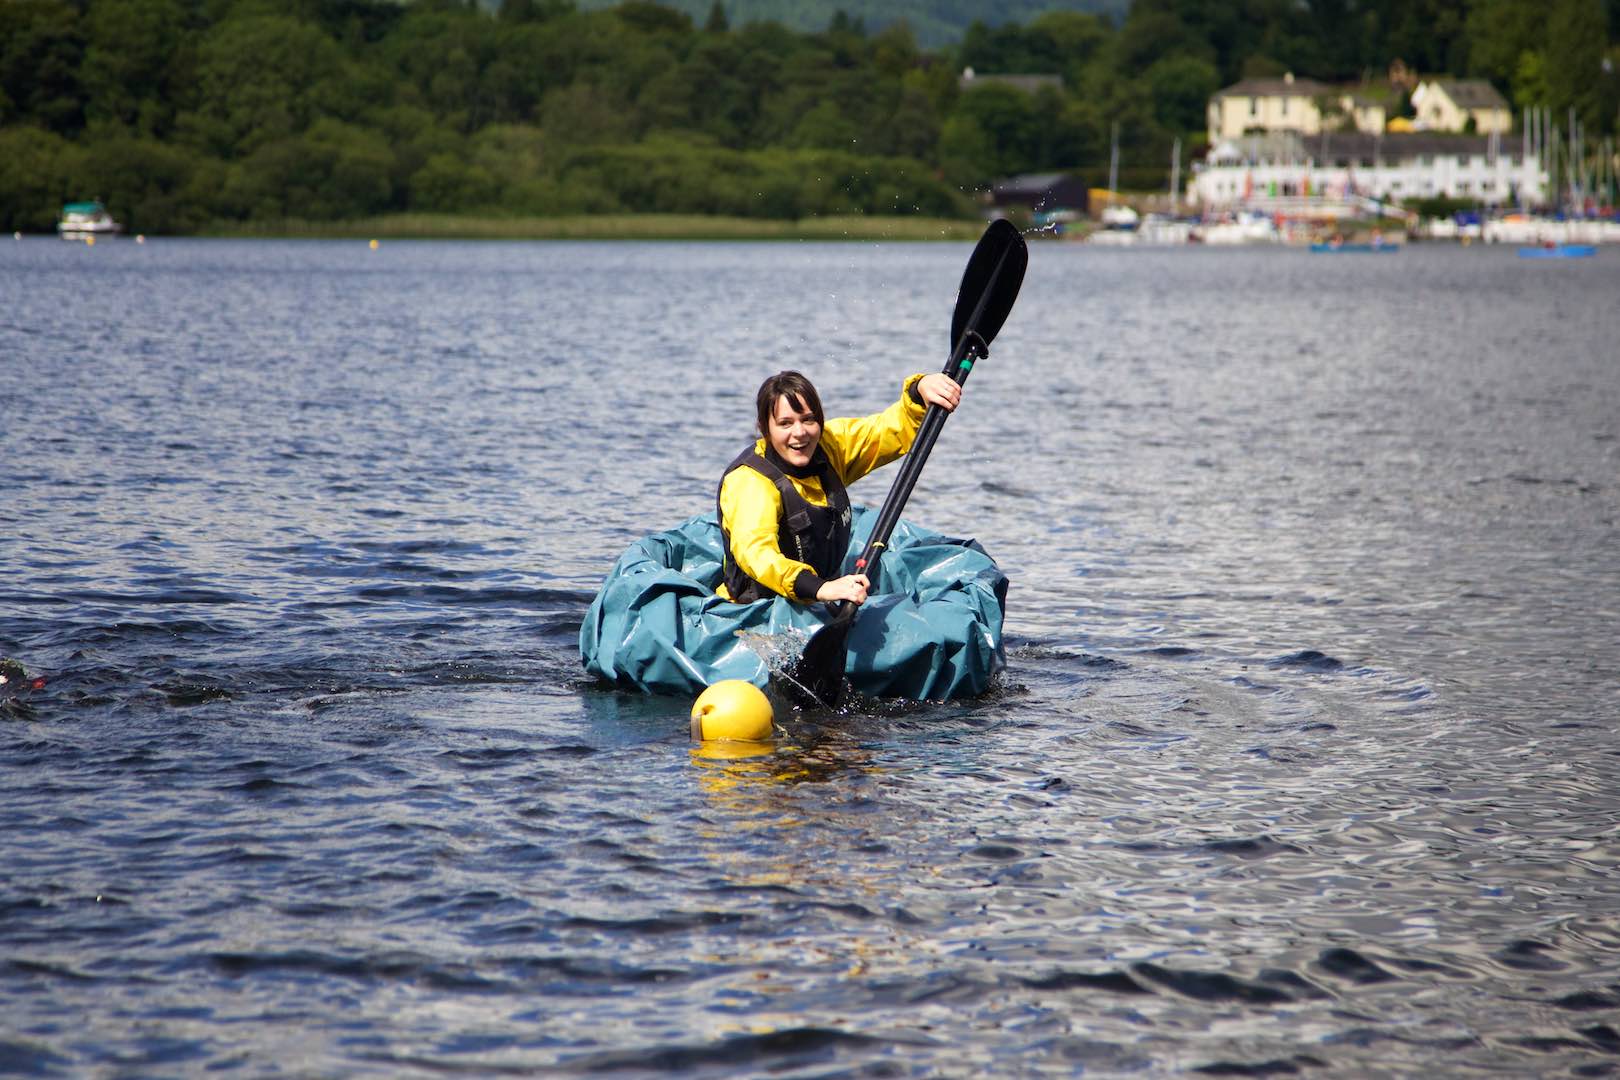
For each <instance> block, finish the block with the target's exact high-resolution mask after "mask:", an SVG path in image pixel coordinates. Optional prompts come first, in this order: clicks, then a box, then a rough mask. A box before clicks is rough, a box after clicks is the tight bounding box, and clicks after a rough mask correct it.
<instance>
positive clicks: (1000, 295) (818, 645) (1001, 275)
mask: <svg viewBox="0 0 1620 1080" xmlns="http://www.w3.org/2000/svg"><path fill="white" fill-rule="evenodd" d="M1028 263H1029V251H1028V249H1026V248H1025V247H1024V238H1023V236H1021V235H1020V234H1019V232H1018V230H1017V229H1016V228H1014V227H1013V226H1012V225H1011V224H1010V223H1009V222H1006V221H992V222H991V223H990V227H989V228H988V229H986V230H984V235H983V236H981V237H979V243H978V246H977V247H975V248H974V249H973V255H972V257H970V258H969V259H968V264H967V269H966V270H964V271H963V272H962V285H961V287H960V288H959V289H958V290H957V293H956V312H955V314H953V315H952V316H951V344H952V348H951V358H950V359H949V360H948V361H946V363H945V374H946V375H949V376H950V377H951V378H952V379H954V380H956V383H957V385H958V386H960V385H962V384H963V383H966V382H967V377H968V375H969V374H970V373H971V372H972V371H973V363H974V361H975V360H982V359H984V358H985V357H988V356H989V355H990V342H991V341H992V340H994V339H995V336H996V333H997V332H998V331H1000V329H1001V324H1002V323H1004V322H1006V321H1007V314H1008V312H1010V311H1012V306H1013V301H1014V300H1017V299H1018V287H1019V286H1020V285H1022V284H1023V282H1024V268H1025V266H1026V265H1027V264H1028ZM948 416H950V413H948V412H946V411H945V410H944V409H942V408H940V407H939V406H938V405H930V406H929V407H928V414H927V415H926V416H924V417H923V422H922V426H921V427H919V428H918V429H917V438H916V439H915V440H914V441H913V442H912V444H911V449H910V450H909V451H908V452H907V453H906V456H905V460H904V461H903V462H902V463H901V466H900V474H899V475H898V476H896V477H895V478H894V486H893V487H891V488H890V489H889V495H888V497H887V498H886V499H884V500H883V506H882V507H881V508H880V509H879V510H878V516H877V523H876V524H875V525H873V526H872V535H871V538H870V539H869V540H868V541H867V543H866V550H865V551H863V552H861V557H860V559H858V560H857V561H856V563H855V570H856V572H857V573H863V574H865V575H866V576H867V577H868V578H869V579H870V580H871V581H872V582H873V583H876V581H877V564H878V559H879V558H881V557H882V555H883V551H884V549H885V548H886V547H887V546H888V543H889V534H890V533H892V532H893V531H894V527H895V525H896V524H897V523H898V522H899V520H900V511H901V510H902V509H904V508H905V505H906V500H907V499H909V498H910V497H911V489H912V488H914V487H916V485H917V477H918V475H920V474H921V473H922V467H923V465H924V463H925V462H927V460H928V454H929V452H930V451H931V450H933V448H934V441H935V440H936V439H938V438H939V432H940V429H941V428H943V427H944V426H945V419H946V417H948ZM828 608H829V609H830V610H831V613H832V617H831V618H830V619H828V621H827V623H826V624H825V625H824V626H822V628H821V629H820V630H817V631H816V633H815V635H814V636H813V637H811V639H810V640H809V641H808V642H806V643H805V646H804V652H803V654H802V655H800V657H799V660H798V662H797V663H796V664H795V665H794V669H793V671H792V673H791V674H790V675H789V680H790V682H789V691H790V692H791V691H792V690H793V689H794V688H795V687H797V689H798V690H800V691H803V692H804V694H806V695H808V697H809V698H810V699H811V700H809V701H804V702H801V703H802V704H820V705H825V706H827V707H829V708H836V707H837V706H838V704H839V702H841V701H842V700H843V697H844V657H845V655H846V654H847V652H848V648H847V645H848V641H849V628H850V626H851V625H853V624H854V622H855V610H856V605H854V604H852V603H849V602H848V601H842V600H841V601H835V602H834V603H832V604H829V605H828Z"/></svg>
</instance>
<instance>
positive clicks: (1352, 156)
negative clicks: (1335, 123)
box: [1187, 132, 1548, 209]
mask: <svg viewBox="0 0 1620 1080" xmlns="http://www.w3.org/2000/svg"><path fill="white" fill-rule="evenodd" d="M1522 143H1523V140H1522V139H1514V138H1512V137H1503V136H1500V135H1489V136H1486V135H1441V134H1436V133H1432V132H1423V133H1413V134H1385V135H1370V134H1366V133H1364V132H1323V133H1320V134H1316V135H1299V134H1297V133H1294V132H1275V133H1272V134H1270V135H1250V136H1244V137H1243V138H1239V139H1224V140H1222V141H1221V142H1219V143H1217V144H1216V145H1215V146H1214V147H1213V148H1212V149H1211V150H1210V152H1209V155H1208V157H1207V158H1205V160H1204V161H1202V162H1200V163H1196V164H1194V165H1193V175H1192V179H1191V181H1189V183H1188V185H1187V199H1188V201H1189V202H1191V203H1193V204H1194V205H1195V206H1198V207H1201V208H1204V209H1230V208H1236V207H1250V208H1263V207H1264V206H1265V205H1266V204H1267V202H1268V201H1272V200H1278V199H1286V200H1290V205H1296V204H1297V200H1299V199H1301V198H1309V199H1314V200H1317V201H1334V200H1337V201H1340V202H1353V201H1355V200H1358V199H1372V200H1378V201H1380V202H1393V203H1399V202H1402V201H1404V200H1406V199H1426V198H1435V197H1437V196H1444V197H1447V198H1454V199H1477V200H1479V201H1480V202H1482V203H1484V204H1486V205H1487V206H1514V205H1526V206H1536V205H1540V204H1541V203H1543V202H1545V201H1546V198H1547V194H1548V191H1547V188H1548V177H1547V172H1546V170H1545V169H1543V168H1542V167H1541V164H1540V162H1538V161H1537V160H1536V158H1535V156H1534V155H1533V154H1527V153H1526V152H1525V151H1526V149H1527V148H1526V147H1525V146H1523V145H1521V144H1522Z"/></svg>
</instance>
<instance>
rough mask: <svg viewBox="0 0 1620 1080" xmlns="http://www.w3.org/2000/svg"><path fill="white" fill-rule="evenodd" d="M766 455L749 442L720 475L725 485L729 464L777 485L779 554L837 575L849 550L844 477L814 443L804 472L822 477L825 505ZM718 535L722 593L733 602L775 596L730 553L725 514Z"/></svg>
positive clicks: (827, 575) (826, 575)
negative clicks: (779, 496)
mask: <svg viewBox="0 0 1620 1080" xmlns="http://www.w3.org/2000/svg"><path fill="white" fill-rule="evenodd" d="M767 455H768V456H766V457H761V456H760V455H759V454H758V452H756V450H755V448H754V447H753V446H750V447H749V448H748V449H746V450H744V451H743V452H742V453H740V454H738V455H737V457H736V459H735V460H733V461H732V463H731V464H730V465H727V466H726V471H725V472H724V473H722V474H721V476H720V483H721V485H722V486H723V485H724V484H725V482H726V477H727V476H730V475H731V471H732V470H733V469H738V468H748V469H753V470H754V471H755V472H757V473H759V474H760V475H761V476H763V477H765V479H767V480H769V481H770V482H771V483H773V484H775V485H776V490H777V491H779V492H781V494H782V521H781V525H780V527H779V530H778V532H777V543H778V544H779V545H780V546H781V548H782V554H783V555H786V556H787V557H788V558H790V559H797V560H798V561H799V562H802V563H808V564H809V565H810V568H811V569H812V570H814V571H815V572H816V574H817V575H818V576H820V577H822V578H825V579H827V580H829V581H830V580H832V579H833V578H835V577H837V576H838V569H839V566H840V565H841V564H842V563H843V561H844V553H845V552H846V551H848V550H849V522H850V512H849V492H848V491H846V490H845V489H844V482H843V481H842V480H840V479H839V478H838V472H837V470H835V469H834V468H833V467H832V462H831V461H828V460H827V454H826V452H825V451H824V450H822V449H821V447H819V446H818V447H816V455H815V457H813V458H811V459H810V464H809V465H808V466H807V467H806V469H805V472H807V473H811V474H813V475H815V476H816V478H817V479H819V480H820V481H821V490H822V491H823V492H824V493H825V494H826V496H827V505H826V506H817V505H816V504H815V503H812V502H810V501H809V500H808V499H806V498H805V497H804V496H803V495H800V494H799V489H798V488H796V487H794V486H793V481H792V480H790V479H788V476H787V474H786V473H785V472H783V471H782V467H781V466H780V465H779V464H777V462H776V461H773V460H772V458H774V457H775V455H774V454H769V451H767ZM719 502H720V492H719V490H718V489H716V491H715V513H716V515H717V516H720V510H719ZM720 540H721V544H722V546H723V549H724V555H723V557H722V562H721V573H722V574H723V575H724V581H725V583H726V592H728V593H730V594H731V599H732V602H733V603H737V604H751V603H753V602H754V601H755V600H759V599H762V598H764V597H767V596H773V595H775V594H774V593H772V592H771V590H770V589H767V588H766V587H765V586H763V585H761V584H760V583H759V582H757V581H755V580H754V579H753V578H751V577H749V576H748V575H747V574H745V573H743V570H742V567H740V566H738V565H737V561H736V560H735V559H733V558H732V556H731V534H730V533H729V532H727V531H726V524H725V518H724V517H723V516H720Z"/></svg>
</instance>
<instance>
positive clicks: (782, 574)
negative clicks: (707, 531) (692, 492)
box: [718, 371, 962, 604]
mask: <svg viewBox="0 0 1620 1080" xmlns="http://www.w3.org/2000/svg"><path fill="white" fill-rule="evenodd" d="M961 400H962V388H961V387H960V386H958V385H957V383H956V381H955V380H954V379H951V378H950V377H948V376H946V375H941V374H932V375H913V376H911V377H910V378H909V379H907V380H906V382H905V386H904V388H903V389H902V391H901V393H900V400H899V401H897V402H895V403H894V404H893V405H890V406H889V407H888V408H887V409H884V410H883V411H882V412H880V413H876V414H874V415H872V416H864V417H857V418H853V419H848V418H846V419H837V418H835V419H832V420H828V419H826V417H825V416H824V415H823V413H822V411H821V398H820V397H819V396H818V395H817V394H816V388H815V387H814V386H812V385H811V384H810V380H809V379H807V378H805V377H804V376H803V375H801V374H799V373H798V372H797V371H783V372H780V373H778V374H776V375H772V376H771V377H770V378H768V379H766V380H765V382H764V383H763V384H762V385H761V386H760V388H759V393H758V394H757V395H755V398H754V405H755V409H756V411H757V414H758V423H759V430H760V433H761V434H762V436H763V437H762V438H760V439H759V440H758V441H756V442H755V443H754V445H753V446H751V447H749V448H748V449H747V450H744V451H743V452H742V453H741V454H739V455H738V456H737V458H736V460H734V461H732V463H731V464H730V465H728V466H726V471H725V475H724V476H722V477H721V479H720V492H719V496H718V500H719V507H720V533H721V541H722V543H723V545H724V549H725V555H724V564H723V567H722V572H723V574H724V583H723V584H722V585H721V586H720V595H721V596H723V597H725V598H726V599H728V600H732V601H734V602H736V603H739V604H747V603H752V602H753V601H755V600H759V599H762V598H765V597H768V596H771V595H773V594H775V595H781V596H786V597H788V598H789V599H791V600H797V601H799V602H800V603H810V602H812V601H816V600H848V601H850V602H852V603H856V604H859V603H861V602H862V601H864V600H865V599H866V590H867V589H868V588H870V587H871V583H870V582H869V581H868V580H867V578H866V575H865V574H846V575H843V576H837V575H838V570H839V567H840V564H841V563H842V562H843V561H844V553H845V552H846V551H847V550H848V548H849V522H850V513H849V495H848V494H847V493H846V492H845V488H846V487H848V486H849V485H850V484H853V483H854V482H855V481H857V480H859V479H860V478H861V477H863V476H865V475H866V474H867V473H869V472H871V471H872V470H873V469H876V468H878V467H879V466H882V465H887V464H888V463H889V462H891V461H893V460H894V459H895V458H897V457H899V456H900V455H902V454H904V453H905V452H906V451H907V450H909V449H910V448H911V443H912V440H914V439H915V438H916V437H917V428H918V426H919V425H921V424H922V420H923V417H924V416H925V415H926V414H927V412H928V406H930V405H938V406H939V407H940V408H942V409H944V410H946V411H947V412H950V411H953V410H954V409H955V408H956V405H957V402H959V401H961Z"/></svg>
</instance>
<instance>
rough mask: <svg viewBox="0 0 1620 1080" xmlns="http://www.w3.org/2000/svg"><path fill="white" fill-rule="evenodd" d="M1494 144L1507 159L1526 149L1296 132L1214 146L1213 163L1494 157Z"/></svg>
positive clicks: (1460, 138)
mask: <svg viewBox="0 0 1620 1080" xmlns="http://www.w3.org/2000/svg"><path fill="white" fill-rule="evenodd" d="M1493 141H1494V142H1495V144H1496V152H1497V154H1498V155H1501V156H1504V157H1513V156H1515V154H1514V152H1515V151H1522V149H1523V147H1522V146H1521V140H1519V139H1503V138H1494V139H1493V137H1492V136H1490V135H1452V134H1449V133H1447V132H1441V131H1416V132H1413V133H1411V134H1410V135H1405V134H1383V135H1373V134H1368V133H1367V132H1363V131H1325V132H1322V133H1321V134H1319V135H1301V134H1299V133H1298V132H1293V131H1276V132H1271V133H1269V134H1266V135H1245V136H1243V137H1242V138H1241V139H1224V140H1222V141H1221V142H1219V143H1217V144H1216V145H1215V146H1213V147H1211V148H1210V155H1209V156H1210V159H1211V160H1220V161H1226V162H1241V161H1249V160H1254V161H1268V162H1277V161H1296V162H1299V163H1300V164H1302V165H1303V164H1304V163H1305V162H1306V161H1308V160H1309V161H1315V162H1316V163H1317V164H1318V165H1322V166H1328V165H1331V164H1332V163H1333V162H1334V161H1352V162H1354V161H1371V160H1374V159H1377V160H1380V161H1384V162H1393V161H1400V160H1403V159H1407V158H1414V157H1431V156H1432V157H1442V156H1449V155H1462V156H1473V155H1475V154H1489V153H1490V152H1491V144H1492V142H1493Z"/></svg>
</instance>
